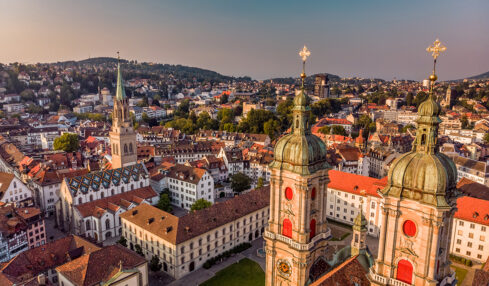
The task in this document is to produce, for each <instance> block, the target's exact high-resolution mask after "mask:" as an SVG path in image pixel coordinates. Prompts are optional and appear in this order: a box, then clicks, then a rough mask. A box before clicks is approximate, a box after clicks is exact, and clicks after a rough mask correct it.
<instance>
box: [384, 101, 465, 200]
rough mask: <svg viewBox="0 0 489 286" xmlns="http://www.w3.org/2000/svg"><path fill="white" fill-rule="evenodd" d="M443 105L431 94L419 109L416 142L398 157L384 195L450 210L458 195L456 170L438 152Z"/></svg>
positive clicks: (389, 175) (393, 164) (446, 158)
mask: <svg viewBox="0 0 489 286" xmlns="http://www.w3.org/2000/svg"><path fill="white" fill-rule="evenodd" d="M439 114H440V106H439V105H438V103H437V102H436V101H435V100H434V99H433V95H432V93H430V95H429V97H428V98H427V99H426V100H425V101H424V102H423V103H421V105H420V106H419V108H418V115H419V117H418V120H417V121H416V122H417V123H418V127H417V130H416V139H415V140H414V142H413V148H412V150H411V151H410V152H408V153H406V154H403V155H402V156H400V157H399V158H397V159H396V160H395V161H394V162H393V163H392V166H391V168H390V170H389V174H388V182H387V186H386V187H385V189H384V190H383V191H382V192H383V194H384V195H385V196H392V197H396V198H405V199H411V200H416V201H420V202H422V203H424V204H428V205H432V206H435V207H440V208H445V207H450V205H451V204H452V203H453V200H452V198H454V197H455V196H456V195H457V191H456V182H457V168H456V166H455V164H454V163H453V161H452V160H451V159H450V158H448V157H447V156H446V155H444V154H442V153H439V152H438V125H439V124H440V122H441V120H440V118H439V117H438V115H439Z"/></svg>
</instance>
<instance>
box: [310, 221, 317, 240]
mask: <svg viewBox="0 0 489 286" xmlns="http://www.w3.org/2000/svg"><path fill="white" fill-rule="evenodd" d="M309 228H310V229H311V232H310V239H312V238H313V237H314V236H315V235H316V220H315V219H312V220H311V222H310V223H309Z"/></svg>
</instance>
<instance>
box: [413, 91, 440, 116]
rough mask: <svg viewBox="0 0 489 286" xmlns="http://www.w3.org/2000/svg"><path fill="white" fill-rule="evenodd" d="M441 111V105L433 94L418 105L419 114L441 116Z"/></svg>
mask: <svg viewBox="0 0 489 286" xmlns="http://www.w3.org/2000/svg"><path fill="white" fill-rule="evenodd" d="M440 111H441V108H440V105H439V104H438V102H436V101H435V100H434V99H433V97H432V96H431V95H429V96H428V99H427V100H425V101H423V102H422V103H421V104H420V105H419V107H418V114H419V116H428V117H432V116H439V115H440Z"/></svg>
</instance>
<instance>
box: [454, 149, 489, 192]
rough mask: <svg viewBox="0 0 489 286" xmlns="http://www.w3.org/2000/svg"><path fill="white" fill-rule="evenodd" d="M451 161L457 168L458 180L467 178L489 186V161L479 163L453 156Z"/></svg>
mask: <svg viewBox="0 0 489 286" xmlns="http://www.w3.org/2000/svg"><path fill="white" fill-rule="evenodd" d="M451 159H452V160H453V162H454V163H455V165H456V166H457V175H458V180H461V179H462V178H467V179H469V180H471V181H474V182H477V183H479V184H483V185H486V186H489V161H487V162H483V161H477V160H472V159H469V158H465V157H461V156H451Z"/></svg>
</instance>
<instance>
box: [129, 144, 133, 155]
mask: <svg viewBox="0 0 489 286" xmlns="http://www.w3.org/2000/svg"><path fill="white" fill-rule="evenodd" d="M129 153H130V154H132V153H133V150H132V143H129Z"/></svg>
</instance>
